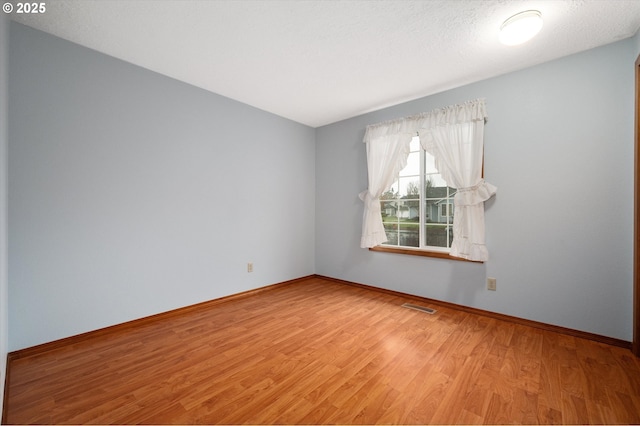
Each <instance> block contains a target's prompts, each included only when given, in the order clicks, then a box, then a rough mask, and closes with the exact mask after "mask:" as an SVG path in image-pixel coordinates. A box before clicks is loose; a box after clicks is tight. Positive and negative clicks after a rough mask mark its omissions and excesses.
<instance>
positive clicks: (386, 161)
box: [360, 133, 412, 248]
mask: <svg viewBox="0 0 640 426" xmlns="http://www.w3.org/2000/svg"><path fill="white" fill-rule="evenodd" d="M411 138H412V135H411V134H403V133H397V134H392V135H384V134H381V135H377V136H373V135H372V139H371V141H370V143H367V169H368V171H369V189H367V190H366V191H363V192H361V193H360V199H361V200H362V201H364V214H363V217H362V239H361V240H360V247H363V248H364V247H375V246H377V245H379V244H382V243H384V242H386V241H387V234H386V232H385V231H384V226H383V225H382V215H381V210H380V196H381V195H382V194H383V193H384V192H385V191H386V190H387V189H389V188H390V187H391V185H392V184H393V181H394V180H395V179H396V177H397V176H398V173H399V172H400V170H402V169H403V168H404V166H406V165H407V158H408V157H409V144H410V143H411Z"/></svg>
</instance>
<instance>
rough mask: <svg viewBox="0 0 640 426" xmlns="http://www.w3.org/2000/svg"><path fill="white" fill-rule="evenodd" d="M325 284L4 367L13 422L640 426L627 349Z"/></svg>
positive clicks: (639, 370)
mask: <svg viewBox="0 0 640 426" xmlns="http://www.w3.org/2000/svg"><path fill="white" fill-rule="evenodd" d="M406 302H410V303H415V300H411V299H410V298H406V297H401V296H399V295H391V294H387V293H383V292H378V291H372V290H370V289H365V288H360V287H356V286H349V285H345V284H340V283H336V282H334V281H331V280H326V279H322V278H316V277H314V278H309V279H306V280H303V281H301V282H296V283H292V284H290V285H282V286H276V287H274V288H273V289H270V290H267V291H263V292H261V293H259V294H256V295H252V296H248V297H242V298H237V299H234V300H230V301H227V302H223V303H219V304H217V305H214V306H208V307H206V306H205V307H202V308H201V309H194V310H191V311H189V312H186V313H184V314H182V315H177V316H173V317H169V318H162V319H159V320H158V321H155V322H148V323H144V324H140V325H138V326H135V327H131V328H129V329H126V330H125V331H121V332H118V333H111V334H103V335H101V336H96V337H95V338H88V339H86V340H84V341H82V342H78V343H74V344H71V345H66V346H63V347H59V348H56V349H54V350H51V351H48V352H46V353H41V354H36V355H32V356H28V357H24V358H19V359H13V360H11V362H10V383H9V387H8V388H7V391H8V400H7V403H8V404H7V406H6V407H5V409H6V419H5V420H6V421H7V422H8V423H11V424H24V423H47V424H63V423H66V424H69V423H73V424H90V423H94V424H95V423H99V424H109V423H111V424H113V423H119V424H132V423H138V424H139V423H147V424H149V423H153V424H168V423H173V424H189V423H200V424H203V423H204V424H214V423H223V424H240V423H244V424H336V423H340V424H354V423H357V424H374V423H386V424H427V423H432V424H455V423H458V424H462V423H463V424H480V423H490V424H504V423H519V424H536V423H544V424H560V423H563V424H569V423H573V424H587V423H598V424H611V423H631V424H638V423H640V359H638V358H636V357H635V356H633V354H632V353H631V352H630V351H629V350H628V349H624V348H620V347H616V346H609V345H606V344H603V343H597V342H593V341H590V340H585V339H581V338H576V337H571V336H567V335H563V334H557V333H554V332H550V331H545V330H540V329H537V328H531V327H527V326H523V325H518V324H514V323H510V322H506V321H501V320H498V319H494V318H489V317H485V316H481V315H476V314H471V313H466V312H461V311H458V310H455V309H451V308H449V307H442V306H436V305H432V306H431V307H433V308H436V309H437V310H438V311H437V313H436V314H434V315H429V314H426V313H422V312H419V311H415V310H411V309H407V308H403V307H401V305H402V304H403V303H406Z"/></svg>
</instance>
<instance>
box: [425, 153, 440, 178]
mask: <svg viewBox="0 0 640 426" xmlns="http://www.w3.org/2000/svg"><path fill="white" fill-rule="evenodd" d="M424 172H425V173H426V174H431V173H438V169H436V159H435V158H434V157H433V155H431V154H428V153H425V154H424Z"/></svg>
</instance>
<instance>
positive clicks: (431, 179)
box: [424, 175, 448, 199]
mask: <svg viewBox="0 0 640 426" xmlns="http://www.w3.org/2000/svg"><path fill="white" fill-rule="evenodd" d="M424 188H425V195H426V198H437V199H444V198H447V196H448V193H447V183H446V182H445V181H444V179H442V176H440V175H429V176H427V177H426V179H425V183H424Z"/></svg>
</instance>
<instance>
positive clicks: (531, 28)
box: [499, 10, 542, 46]
mask: <svg viewBox="0 0 640 426" xmlns="http://www.w3.org/2000/svg"><path fill="white" fill-rule="evenodd" d="M541 28H542V14H541V13H540V12H539V11H537V10H527V11H525V12H520V13H518V14H516V15H513V16H512V17H511V18H509V19H507V20H506V21H504V22H503V23H502V25H501V26H500V36H499V40H500V43H502V44H506V45H507V46H515V45H516V44H521V43H524V42H525V41H527V40H530V39H531V38H532V37H533V36H535V35H536V34H538V32H539V31H540V29H541Z"/></svg>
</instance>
